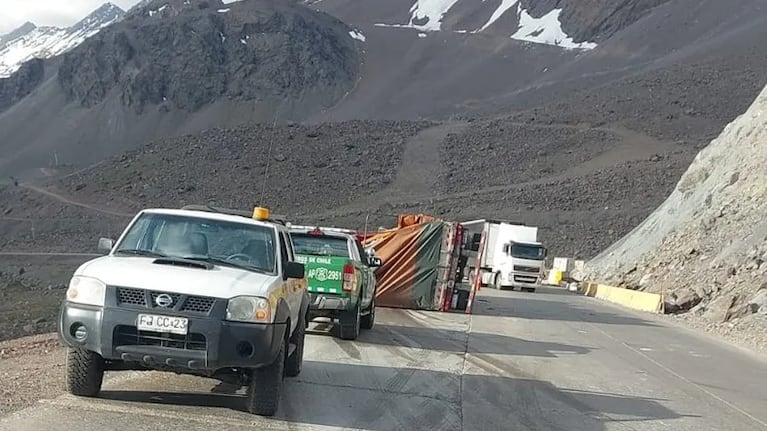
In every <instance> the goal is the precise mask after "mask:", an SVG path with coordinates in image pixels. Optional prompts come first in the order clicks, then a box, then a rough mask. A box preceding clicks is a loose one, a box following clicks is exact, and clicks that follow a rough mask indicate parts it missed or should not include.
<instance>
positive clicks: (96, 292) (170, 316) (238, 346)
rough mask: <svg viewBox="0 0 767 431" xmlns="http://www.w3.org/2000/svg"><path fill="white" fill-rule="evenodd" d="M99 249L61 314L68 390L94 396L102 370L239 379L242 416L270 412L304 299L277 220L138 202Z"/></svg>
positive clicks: (297, 358)
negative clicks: (136, 210) (133, 212)
mask: <svg viewBox="0 0 767 431" xmlns="http://www.w3.org/2000/svg"><path fill="white" fill-rule="evenodd" d="M99 246H100V248H101V249H103V250H105V251H107V252H108V254H107V255H106V256H103V257H99V258H96V259H94V260H91V261H89V262H86V263H84V264H83V265H82V266H80V267H79V268H78V269H77V270H76V271H75V273H74V276H73V277H72V279H71V282H70V284H69V289H68V290H67V293H66V300H65V301H64V303H63V304H62V307H61V312H60V317H59V337H60V339H61V340H62V341H63V342H64V343H65V344H66V345H68V346H69V356H68V361H67V386H68V389H69V391H70V392H71V393H72V394H75V395H78V396H86V397H94V396H97V395H98V394H99V392H100V391H101V384H102V379H103V375H104V372H105V371H112V370H160V371H170V372H175V373H180V374H191V375H197V376H203V377H208V378H214V379H218V380H220V381H224V382H228V383H232V384H236V385H241V386H247V406H248V410H249V411H250V412H251V413H254V414H259V415H267V416H269V415H273V414H274V413H275V412H276V410H277V407H278V405H279V400H280V393H281V388H282V382H283V378H284V376H289V377H293V376H297V375H298V374H299V373H300V372H301V365H302V361H303V350H304V338H305V330H306V326H307V325H308V323H307V322H308V321H307V312H308V307H309V294H308V292H307V283H306V279H305V276H304V272H305V269H304V265H303V264H301V263H298V262H296V261H295V255H294V254H293V244H292V242H291V239H290V235H289V233H288V230H287V228H286V227H285V225H284V224H283V223H281V222H278V221H275V220H272V219H270V217H269V214H268V210H265V209H262V208H256V209H255V210H254V212H253V214H252V215H251V214H250V213H248V212H244V214H243V213H240V212H236V211H233V210H221V209H214V208H208V207H203V208H198V209H194V210H192V209H181V210H175V209H147V210H143V211H141V212H139V213H138V214H137V215H136V216H135V218H134V219H133V220H132V221H131V222H130V224H129V225H128V226H127V228H126V229H125V231H124V232H123V234H122V235H121V236H120V238H119V239H118V240H117V242H116V244H115V243H114V242H113V241H112V240H109V239H103V238H102V240H101V241H100V242H99Z"/></svg>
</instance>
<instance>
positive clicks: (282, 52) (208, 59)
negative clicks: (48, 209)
mask: <svg viewBox="0 0 767 431" xmlns="http://www.w3.org/2000/svg"><path fill="white" fill-rule="evenodd" d="M352 32H353V29H352V28H350V27H348V26H346V25H344V24H343V23H341V22H340V21H338V20H337V19H335V18H332V17H330V16H328V15H325V14H321V13H315V12H313V11H311V10H310V9H307V8H305V7H303V6H300V5H296V4H290V3H284V2H280V1H276V0H249V1H247V2H237V3H232V4H229V5H225V4H224V3H222V2H221V1H220V0H219V1H202V0H168V1H160V0H156V1H153V2H149V3H147V4H146V5H145V6H144V7H143V8H138V9H134V10H132V11H131V12H130V13H128V14H127V15H126V16H125V18H124V19H123V20H122V21H120V22H118V23H116V24H114V25H112V26H110V27H108V28H106V29H104V30H103V31H101V32H100V33H98V34H97V35H95V36H93V37H91V38H89V39H88V40H86V41H85V42H83V43H82V44H80V45H79V46H77V47H76V48H75V49H73V50H71V51H69V52H67V53H66V54H64V55H62V56H60V57H59V58H58V59H57V62H56V63H55V64H54V63H50V64H48V66H47V67H49V68H50V69H51V70H46V72H45V75H46V76H49V77H50V78H49V79H46V80H44V81H43V82H41V83H40V84H39V85H38V86H37V87H36V88H35V90H34V91H33V92H31V93H30V94H29V95H28V96H27V97H25V98H23V99H22V100H21V101H19V102H18V103H16V104H15V105H13V106H12V107H11V108H10V109H8V110H6V111H5V112H3V113H0V130H2V131H3V134H4V139H3V141H2V142H0V151H2V153H3V154H4V157H5V158H6V162H5V164H3V163H0V170H3V171H4V172H5V171H6V170H11V171H12V173H14V174H16V175H21V174H23V173H27V174H29V173H33V172H35V171H36V170H37V169H38V168H41V167H48V166H49V160H51V159H52V155H53V154H54V152H56V153H57V158H58V160H59V162H60V163H64V164H75V165H84V164H88V163H91V162H95V161H97V160H100V159H101V158H103V157H108V156H110V155H113V154H116V153H119V152H121V151H123V150H125V149H130V148H133V147H135V146H136V145H140V144H143V143H146V142H148V141H150V140H153V139H157V138H162V137H165V136H170V135H174V134H183V133H191V132H194V131H200V130H203V129H205V128H209V127H216V126H227V125H229V126H233V125H237V124H241V123H245V122H252V121H261V120H266V121H270V120H272V119H273V118H275V116H276V117H277V119H279V120H285V119H289V118H301V117H302V116H304V115H306V114H307V113H310V112H313V111H315V110H316V109H318V107H321V106H326V105H330V104H332V103H334V101H335V100H337V99H338V98H340V97H341V96H343V95H344V93H346V92H348V91H349V90H350V89H351V87H352V86H353V85H354V82H355V78H356V76H357V73H358V68H359V64H360V62H361V60H360V58H359V56H360V53H359V51H360V45H362V42H361V41H359V40H358V39H357V38H355V37H354V36H353V35H352ZM9 79H10V80H12V81H13V80H15V79H16V80H17V78H16V77H15V76H12V77H11V78H9ZM5 81H7V80H5ZM3 85H4V84H3V80H0V88H2V86H3ZM6 85H7V84H6ZM15 87H18V85H17V86H15ZM15 87H14V88H15ZM17 93H18V92H17ZM31 119H34V120H35V123H31V122H30V120H31ZM40 122H42V123H45V124H46V125H47V127H46V128H39V127H37V124H39V123H40ZM14 171H15V172H14Z"/></svg>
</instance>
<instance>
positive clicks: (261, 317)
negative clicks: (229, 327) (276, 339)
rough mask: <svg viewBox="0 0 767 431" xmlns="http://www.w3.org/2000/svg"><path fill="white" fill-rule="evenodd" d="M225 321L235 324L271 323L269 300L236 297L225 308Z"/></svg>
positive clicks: (255, 297)
mask: <svg viewBox="0 0 767 431" xmlns="http://www.w3.org/2000/svg"><path fill="white" fill-rule="evenodd" d="M226 320H233V321H237V322H258V323H271V321H272V310H271V307H270V306H269V300H267V299H266V298H260V297H258V296H238V297H236V298H232V299H230V300H229V304H228V305H227V306H226Z"/></svg>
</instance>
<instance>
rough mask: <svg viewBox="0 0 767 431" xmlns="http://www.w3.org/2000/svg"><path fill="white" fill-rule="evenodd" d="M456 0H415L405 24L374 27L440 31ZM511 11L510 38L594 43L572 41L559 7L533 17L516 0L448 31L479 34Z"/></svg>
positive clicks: (567, 46) (566, 44)
mask: <svg viewBox="0 0 767 431" xmlns="http://www.w3.org/2000/svg"><path fill="white" fill-rule="evenodd" d="M459 1H461V0H415V3H413V6H412V7H411V8H410V20H409V22H408V23H407V24H387V23H376V24H375V25H376V26H378V27H393V28H410V29H416V30H419V31H421V32H436V31H442V30H445V29H443V28H442V20H443V18H444V17H445V15H446V14H447V13H448V12H449V11H450V9H451V8H453V7H454V6H455V5H456V4H457V3H458V2H459ZM483 1H484V0H483ZM514 6H516V8H514ZM511 11H513V13H516V16H517V21H518V22H519V26H518V27H517V29H516V31H514V32H513V33H512V34H511V35H510V37H511V38H512V39H516V40H520V41H524V42H531V43H538V44H545V45H553V46H557V47H560V48H564V49H586V50H587V49H594V48H596V46H597V44H596V43H593V42H580V43H576V42H575V41H574V40H573V38H572V37H570V36H569V35H568V34H567V33H565V31H564V30H563V29H562V22H561V20H560V19H559V16H560V14H561V12H562V9H561V8H560V9H552V10H551V11H549V12H548V13H547V14H545V15H543V16H541V17H539V18H535V17H533V16H532V15H530V13H529V12H528V10H527V9H523V7H522V3H521V2H520V1H519V0H501V4H500V5H498V7H497V8H496V9H495V10H494V11H493V13H492V14H491V15H490V18H488V20H487V21H486V22H485V23H484V24H483V25H482V26H481V27H479V28H477V29H476V30H472V31H467V30H455V29H452V30H451V31H454V32H459V33H470V34H477V33H481V32H483V31H485V30H487V29H488V28H490V27H491V26H492V25H493V24H495V22H496V21H498V19H500V18H501V17H502V16H504V15H505V14H507V13H510V12H511ZM510 30H511V29H510ZM419 37H420V36H419Z"/></svg>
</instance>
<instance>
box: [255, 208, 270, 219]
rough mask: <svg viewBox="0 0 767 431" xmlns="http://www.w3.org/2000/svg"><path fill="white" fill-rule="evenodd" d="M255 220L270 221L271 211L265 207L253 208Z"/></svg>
mask: <svg viewBox="0 0 767 431" xmlns="http://www.w3.org/2000/svg"><path fill="white" fill-rule="evenodd" d="M253 219H255V220H269V209H267V208H263V207H255V208H253Z"/></svg>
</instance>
